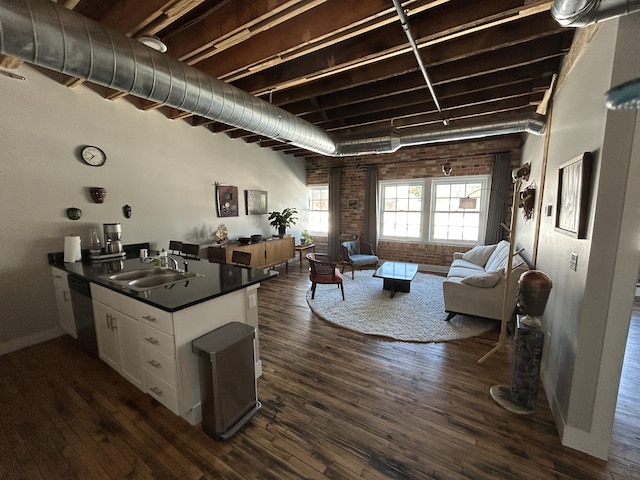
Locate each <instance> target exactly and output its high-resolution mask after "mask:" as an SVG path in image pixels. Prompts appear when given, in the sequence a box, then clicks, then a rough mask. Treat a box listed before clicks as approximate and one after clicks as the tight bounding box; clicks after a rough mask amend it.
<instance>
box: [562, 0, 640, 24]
mask: <svg viewBox="0 0 640 480" xmlns="http://www.w3.org/2000/svg"><path fill="white" fill-rule="evenodd" d="M638 10H640V0H556V1H555V2H554V3H553V6H552V7H551V15H552V16H553V18H555V19H556V21H557V22H558V23H559V24H560V25H562V26H565V27H586V26H587V25H591V24H593V23H597V22H600V21H603V20H608V19H610V18H614V17H620V16H622V15H627V14H629V13H633V12H636V11H638Z"/></svg>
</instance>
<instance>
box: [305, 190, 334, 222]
mask: <svg viewBox="0 0 640 480" xmlns="http://www.w3.org/2000/svg"><path fill="white" fill-rule="evenodd" d="M307 198H308V203H309V228H308V230H309V233H324V234H327V233H329V186H328V185H313V186H311V187H308V189H307Z"/></svg>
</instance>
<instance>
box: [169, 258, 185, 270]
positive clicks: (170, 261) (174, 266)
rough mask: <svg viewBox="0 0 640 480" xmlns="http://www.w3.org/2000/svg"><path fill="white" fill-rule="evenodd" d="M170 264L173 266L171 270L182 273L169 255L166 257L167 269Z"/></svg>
mask: <svg viewBox="0 0 640 480" xmlns="http://www.w3.org/2000/svg"><path fill="white" fill-rule="evenodd" d="M170 263H171V264H172V265H173V267H172V268H173V269H174V270H177V271H179V272H181V271H182V270H181V269H180V267H179V266H178V261H177V260H176V259H175V258H173V257H172V256H171V255H167V268H168V267H169V264H170Z"/></svg>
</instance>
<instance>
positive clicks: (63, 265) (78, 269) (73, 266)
mask: <svg viewBox="0 0 640 480" xmlns="http://www.w3.org/2000/svg"><path fill="white" fill-rule="evenodd" d="M173 257H174V258H175V259H176V260H178V262H179V266H180V268H183V265H182V262H183V261H184V260H185V259H184V258H182V257H178V256H173ZM187 262H188V264H189V272H191V273H199V274H201V275H203V276H201V277H197V278H193V279H190V280H185V281H181V282H178V283H175V284H172V285H169V286H166V287H158V288H152V289H149V290H144V291H140V292H138V291H135V290H132V289H130V288H127V287H123V286H122V285H121V284H118V283H115V282H111V281H109V280H107V279H104V278H100V277H101V276H102V275H107V274H111V273H119V272H127V271H130V270H138V269H141V268H154V266H153V263H143V262H141V261H140V259H139V258H132V259H123V260H115V261H102V262H87V261H83V262H64V261H63V260H62V255H58V254H50V255H49V264H50V265H51V266H53V267H56V268H59V269H61V270H63V271H65V272H67V273H68V274H71V275H77V276H79V277H82V278H84V279H86V280H88V281H90V282H93V283H96V284H98V285H101V286H103V287H106V288H108V289H111V290H114V291H116V292H118V293H121V294H123V295H126V296H128V297H131V298H134V299H136V300H139V301H141V302H144V303H148V304H149V305H152V306H154V307H157V308H159V309H161V310H164V311H166V312H176V311H179V310H182V309H184V308H187V307H190V306H192V305H196V304H198V303H202V302H206V301H208V300H211V299H214V298H216V297H220V296H222V295H226V294H228V293H231V292H234V291H236V290H240V289H243V288H246V287H248V286H250V285H255V284H258V283H260V282H263V281H265V280H269V279H271V278H274V277H276V276H277V275H278V272H277V271H275V270H270V269H266V268H264V269H263V268H243V267H237V266H235V265H229V264H219V263H209V262H208V261H206V260H194V259H187Z"/></svg>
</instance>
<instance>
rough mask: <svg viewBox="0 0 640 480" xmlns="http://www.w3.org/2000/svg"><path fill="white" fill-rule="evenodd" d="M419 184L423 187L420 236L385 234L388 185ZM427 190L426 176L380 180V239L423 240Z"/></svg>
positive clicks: (410, 185)
mask: <svg viewBox="0 0 640 480" xmlns="http://www.w3.org/2000/svg"><path fill="white" fill-rule="evenodd" d="M405 185H406V186H409V187H412V186H419V187H420V188H422V195H421V198H420V205H421V208H420V229H419V230H420V236H419V237H418V238H415V237H401V236H390V235H384V234H383V232H384V228H383V224H384V213H385V200H386V198H385V195H384V190H385V187H388V186H405ZM426 191H427V189H426V179H424V178H412V179H406V180H380V181H379V182H378V198H379V199H380V202H379V205H378V231H379V232H380V239H381V240H389V241H400V242H402V241H407V242H422V241H423V238H424V226H425V222H424V212H425V200H426V195H425V192H426Z"/></svg>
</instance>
